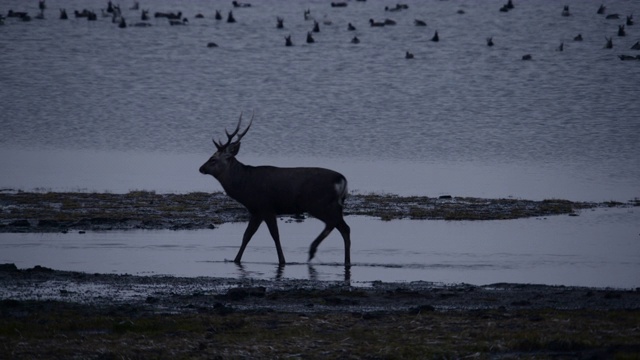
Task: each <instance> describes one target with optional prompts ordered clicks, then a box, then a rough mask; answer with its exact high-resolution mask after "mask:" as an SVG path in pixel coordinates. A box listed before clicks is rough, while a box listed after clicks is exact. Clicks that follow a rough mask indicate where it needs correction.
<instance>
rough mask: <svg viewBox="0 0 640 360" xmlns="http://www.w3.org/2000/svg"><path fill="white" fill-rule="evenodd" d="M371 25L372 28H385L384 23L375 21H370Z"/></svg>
mask: <svg viewBox="0 0 640 360" xmlns="http://www.w3.org/2000/svg"><path fill="white" fill-rule="evenodd" d="M369 24H371V26H372V27H383V26H384V22H379V21H374V20H373V19H369Z"/></svg>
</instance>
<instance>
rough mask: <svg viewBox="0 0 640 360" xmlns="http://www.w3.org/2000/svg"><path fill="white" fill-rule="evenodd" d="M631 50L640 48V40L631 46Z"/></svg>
mask: <svg viewBox="0 0 640 360" xmlns="http://www.w3.org/2000/svg"><path fill="white" fill-rule="evenodd" d="M631 50H640V41H636V43H635V44H633V46H631Z"/></svg>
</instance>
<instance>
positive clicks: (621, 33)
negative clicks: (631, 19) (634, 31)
mask: <svg viewBox="0 0 640 360" xmlns="http://www.w3.org/2000/svg"><path fill="white" fill-rule="evenodd" d="M618 36H627V33H626V32H625V31H624V25H618Z"/></svg>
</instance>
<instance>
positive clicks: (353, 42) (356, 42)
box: [351, 36, 360, 44]
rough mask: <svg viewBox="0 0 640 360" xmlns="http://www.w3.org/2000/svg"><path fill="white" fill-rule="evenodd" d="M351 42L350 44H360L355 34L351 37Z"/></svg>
mask: <svg viewBox="0 0 640 360" xmlns="http://www.w3.org/2000/svg"><path fill="white" fill-rule="evenodd" d="M351 43H352V44H360V39H358V37H357V36H354V37H353V39H351Z"/></svg>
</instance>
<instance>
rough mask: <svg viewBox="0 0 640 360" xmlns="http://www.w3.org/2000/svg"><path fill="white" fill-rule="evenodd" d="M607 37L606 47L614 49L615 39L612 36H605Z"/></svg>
mask: <svg viewBox="0 0 640 360" xmlns="http://www.w3.org/2000/svg"><path fill="white" fill-rule="evenodd" d="M605 39H607V43H606V44H605V45H604V48H605V49H613V40H612V38H608V37H606V36H605Z"/></svg>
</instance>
